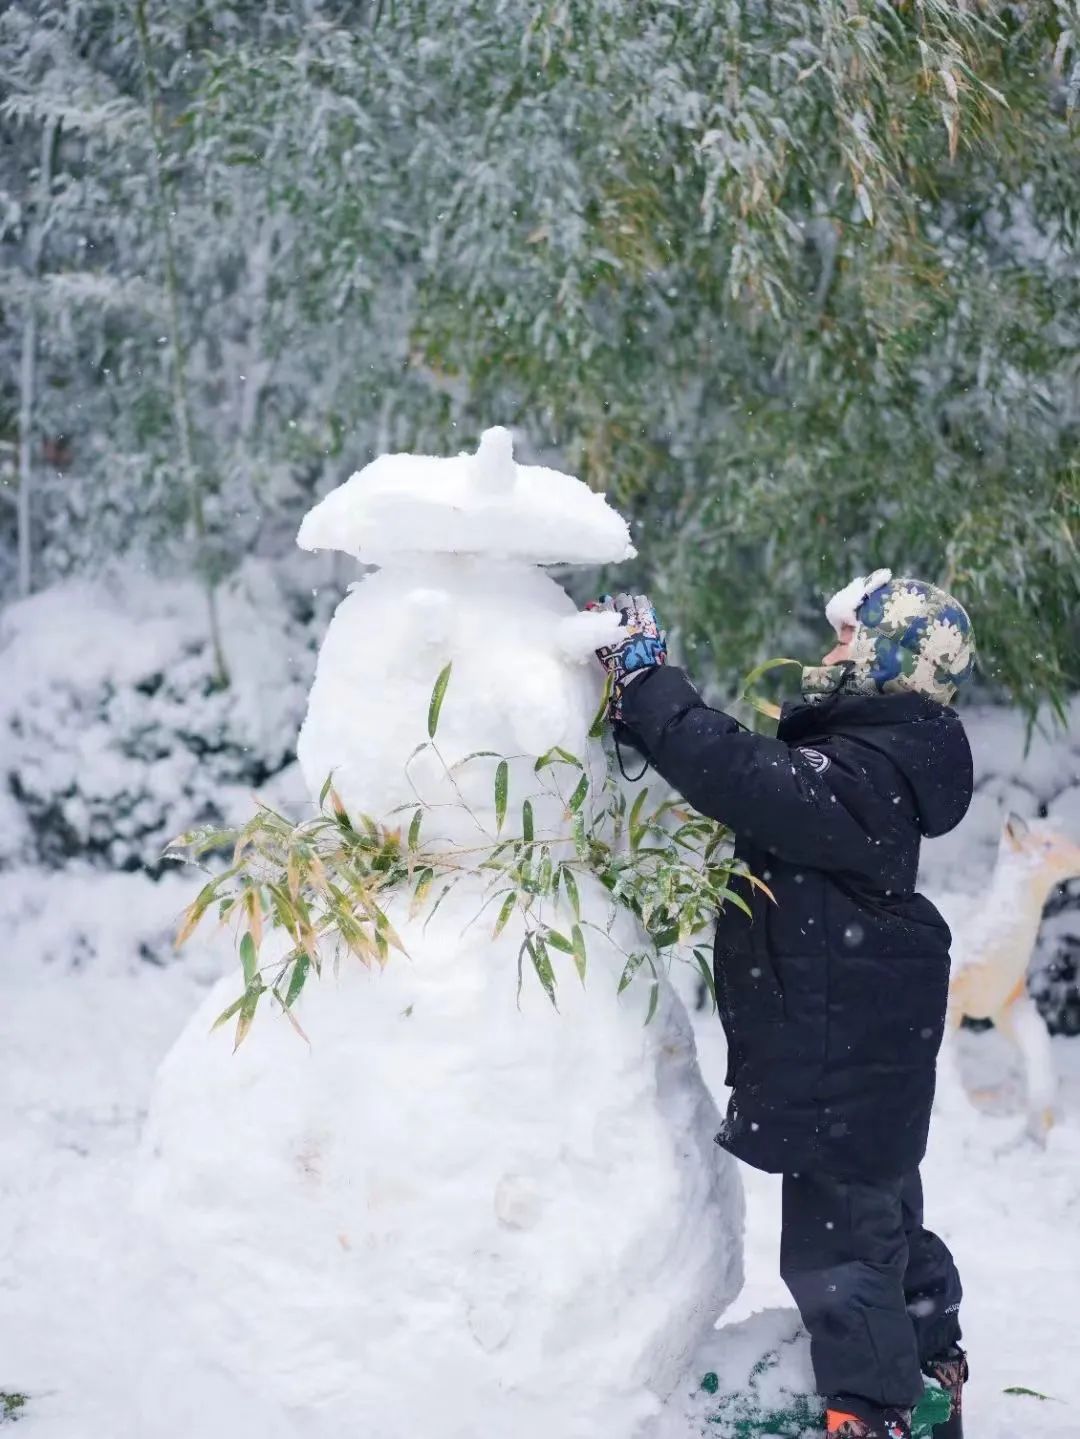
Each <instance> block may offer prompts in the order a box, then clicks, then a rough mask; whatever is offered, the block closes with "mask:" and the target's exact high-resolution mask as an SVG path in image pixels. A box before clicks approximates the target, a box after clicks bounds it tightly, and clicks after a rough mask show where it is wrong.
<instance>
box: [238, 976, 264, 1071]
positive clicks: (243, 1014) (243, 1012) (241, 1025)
mask: <svg viewBox="0 0 1080 1439" xmlns="http://www.w3.org/2000/svg"><path fill="white" fill-rule="evenodd" d="M262 992H263V987H262V985H261V984H260V985H258V986H252V988H250V989H247V990H245V991H244V996H243V998H242V999H241V1001H240V1014H239V1017H238V1019H237V1021H236V1038H235V1039H234V1040H233V1054H235V1053H236V1051H237V1050H238V1049H239V1048H240V1046H241V1045H242V1044H243V1042H244V1040H245V1039H246V1038H247V1035H248V1030H249V1029H250V1028H251V1021H252V1020H253V1019H254V1018H255V1011H256V1009H257V1008H258V1007H259V996H260V995H261V994H262Z"/></svg>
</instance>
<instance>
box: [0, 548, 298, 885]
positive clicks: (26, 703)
mask: <svg viewBox="0 0 1080 1439" xmlns="http://www.w3.org/2000/svg"><path fill="white" fill-rule="evenodd" d="M220 604H221V614H222V627H223V631H224V634H225V645H226V649H227V660H228V665H229V670H230V676H231V683H230V684H229V685H228V687H226V688H221V687H219V686H218V685H217V684H216V682H215V667H214V660H213V654H212V650H211V645H210V639H209V635H208V632H207V627H206V622H205V606H204V599H203V594H202V591H201V590H200V589H199V587H198V586H197V585H196V584H195V583H194V582H188V581H162V580H156V579H150V578H149V577H148V576H146V575H145V574H140V573H138V572H130V571H128V572H124V573H123V574H122V575H120V576H119V577H116V578H113V579H112V580H110V581H98V582H90V581H72V582H70V583H66V584H62V585H56V586H53V587H52V588H50V589H48V590H45V591H43V592H42V593H41V594H38V595H35V596H34V597H32V598H31V599H29V600H26V601H24V602H22V603H19V604H16V605H12V606H10V607H9V608H8V609H6V610H5V611H4V612H3V614H2V615H0V666H2V669H3V675H4V687H3V694H2V696H0V755H2V760H0V786H2V788H0V794H2V801H0V802H2V807H3V813H2V815H0V824H2V839H0V863H11V862H13V861H16V860H20V861H30V862H39V863H44V864H48V865H52V866H57V865H61V864H63V863H65V862H66V861H68V860H70V859H72V858H76V857H77V858H81V859H85V860H89V861H90V862H91V863H95V864H99V865H102V866H105V867H108V868H111V869H117V868H119V869H137V868H140V867H143V866H148V867H151V868H155V869H156V868H157V866H158V865H159V863H160V856H161V852H162V849H163V848H164V846H165V845H166V843H167V842H168V840H169V839H170V838H171V837H172V836H173V835H175V834H177V833H179V831H180V830H183V829H186V828H190V826H191V825H192V824H200V823H207V822H209V823H213V822H217V821H222V820H226V819H228V818H230V817H231V816H232V815H233V814H234V813H238V812H239V811H240V809H241V807H246V805H247V803H248V797H247V792H248V791H249V789H250V788H251V786H253V785H260V784H262V783H263V782H264V781H265V780H266V779H267V778H268V777H269V776H271V775H274V774H276V773H277V772H278V771H280V770H281V769H282V768H283V767H284V766H285V765H287V764H288V763H289V761H290V760H291V757H292V751H293V745H294V743H295V738H296V732H297V728H298V726H299V723H300V720H301V719H302V717H303V710H304V702H305V696H306V691H307V685H308V683H309V681H310V677H311V670H312V667H313V662H314V654H313V647H312V642H311V639H310V637H309V633H308V629H307V623H306V622H307V619H308V618H309V617H310V610H311V601H310V599H308V600H307V602H306V605H305V603H304V602H302V601H300V600H299V599H298V598H297V596H296V595H295V594H290V592H289V590H288V589H287V587H286V586H285V584H284V583H283V582H282V580H281V578H280V575H279V574H278V573H276V572H275V571H274V570H272V569H271V568H270V567H269V566H267V565H265V564H263V563H261V562H256V561H249V562H248V563H246V564H245V565H244V566H243V567H242V568H241V569H240V571H239V572H238V573H237V574H236V575H235V576H234V578H233V579H232V580H231V581H230V582H229V583H228V584H227V585H225V586H223V587H222V589H221V591H220Z"/></svg>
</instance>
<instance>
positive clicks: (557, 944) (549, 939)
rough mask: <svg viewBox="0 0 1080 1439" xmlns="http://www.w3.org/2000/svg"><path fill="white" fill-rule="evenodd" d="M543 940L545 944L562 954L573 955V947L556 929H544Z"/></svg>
mask: <svg viewBox="0 0 1080 1439" xmlns="http://www.w3.org/2000/svg"><path fill="white" fill-rule="evenodd" d="M544 940H545V942H546V943H547V944H550V945H551V947H552V948H553V949H557V950H559V951H560V953H562V954H573V952H574V946H573V945H572V944H571V943H570V941H569V940H568V939H567V937H566V935H565V934H560V933H559V931H558V930H557V929H546V930H545V931H544Z"/></svg>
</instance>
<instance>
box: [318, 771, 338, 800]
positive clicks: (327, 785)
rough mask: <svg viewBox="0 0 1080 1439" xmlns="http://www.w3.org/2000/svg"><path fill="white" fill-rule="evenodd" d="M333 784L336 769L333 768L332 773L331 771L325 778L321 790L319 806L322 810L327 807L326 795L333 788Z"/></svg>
mask: <svg viewBox="0 0 1080 1439" xmlns="http://www.w3.org/2000/svg"><path fill="white" fill-rule="evenodd" d="M333 785H334V771H333V770H331V771H330V773H329V774H328V775H327V776H326V778H325V779H324V780H323V787H322V789H321V790H320V791H319V808H320V810H321V809H324V808H325V807H326V796H327V795H328V794H329V793H330V791H331V789H332V788H333Z"/></svg>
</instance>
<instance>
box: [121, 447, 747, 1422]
mask: <svg viewBox="0 0 1080 1439" xmlns="http://www.w3.org/2000/svg"><path fill="white" fill-rule="evenodd" d="M299 543H300V545H301V546H302V547H304V548H306V549H340V550H344V551H345V552H347V553H348V554H350V555H353V556H354V557H356V558H358V559H360V560H362V561H364V562H365V563H367V564H372V565H377V566H378V570H377V572H376V573H373V574H368V575H367V576H366V577H365V578H364V579H362V580H361V581H360V582H359V583H358V584H356V585H354V586H353V587H352V589H351V591H350V592H349V594H348V595H347V597H346V598H345V599H344V600H343V602H342V603H341V605H340V607H339V608H338V610H337V613H336V614H335V616H334V619H333V621H332V623H331V625H330V628H329V631H328V633H327V635H326V639H325V641H324V643H323V646H322V649H321V652H320V656H319V662H318V668H317V673H316V677H315V681H314V684H313V687H312V691H311V696H310V703H309V708H308V713H307V718H306V720H305V722H304V726H303V729H302V731H301V735H300V740H299V745H298V753H299V758H300V764H301V768H302V771H303V774H304V778H305V781H306V784H307V786H308V789H309V791H310V792H311V795H312V797H313V799H314V798H315V797H316V796H318V795H319V793H320V792H321V791H322V790H323V787H324V784H325V782H326V780H327V778H328V776H332V783H333V786H334V791H335V793H336V794H337V795H338V796H339V797H340V801H341V803H342V805H344V806H345V808H346V809H347V810H348V812H349V814H350V816H352V817H354V818H355V816H357V815H360V814H363V815H368V816H370V817H372V818H374V819H376V820H378V821H380V822H383V823H397V822H400V812H401V807H402V806H407V805H411V804H416V803H417V802H418V799H419V801H421V802H422V803H423V805H424V806H425V818H424V824H425V827H429V828H430V830H431V833H430V835H429V836H428V839H429V842H430V843H434V844H436V845H440V844H445V845H446V846H447V847H453V848H456V850H457V852H458V853H459V854H460V855H468V854H470V853H475V854H476V855H477V856H478V861H477V862H479V857H482V856H483V853H484V852H485V850H484V847H485V845H488V846H490V843H491V839H492V836H494V835H495V833H496V828H497V825H496V816H495V812H494V799H493V794H492V766H493V765H494V764H495V760H493V759H491V760H488V759H484V758H474V759H469V756H471V755H475V754H476V752H477V751H491V752H493V753H494V754H496V755H499V756H505V757H507V762H508V774H509V783H508V794H509V801H508V802H509V806H510V810H511V811H514V809H515V806H520V805H521V803H522V802H523V801H524V800H525V799H526V798H529V800H530V803H531V804H532V805H533V807H534V811H535V824H536V832H537V834H538V835H541V834H542V835H545V836H547V837H548V838H549V839H550V840H551V841H552V842H553V843H557V842H558V841H559V840H560V839H561V840H563V841H565V839H566V838H567V836H568V834H569V817H568V814H567V810H566V807H565V804H564V803H563V802H562V800H561V799H560V798H559V797H558V795H557V794H553V793H552V788H557V786H556V787H549V788H547V789H545V790H541V789H540V788H539V787H538V783H537V774H536V771H535V763H536V760H537V758H538V757H539V756H542V755H544V754H547V753H549V752H550V751H551V750H552V748H553V747H554V746H559V747H561V748H562V749H564V750H565V751H566V752H568V753H570V754H573V755H574V756H576V757H578V758H579V760H580V762H581V764H582V765H583V766H584V767H585V771H586V772H588V773H589V774H591V775H593V776H594V777H596V776H599V775H602V774H603V773H604V769H605V761H604V757H603V754H602V751H601V750H600V747H599V745H598V744H597V743H596V742H595V741H590V740H589V739H588V737H587V733H588V728H589V724H590V721H591V720H592V718H593V716H594V715H595V713H596V710H597V706H598V704H599V702H600V668H599V666H598V665H597V664H596V662H595V659H594V650H595V649H596V647H597V645H598V644H601V643H604V642H606V641H610V640H611V638H612V637H613V631H612V629H611V626H612V625H613V624H617V620H616V619H615V617H613V616H611V615H610V614H604V613H585V614H579V613H578V612H577V611H576V610H575V607H574V605H573V603H572V601H571V600H570V599H569V597H568V596H567V595H566V594H565V592H564V591H563V590H562V589H561V588H560V587H559V586H558V585H557V584H556V583H555V582H554V581H553V580H552V579H551V578H550V577H549V576H547V575H546V574H545V573H544V572H543V570H542V569H541V568H540V566H542V565H549V564H554V563H557V562H562V563H566V562H576V563H592V564H597V563H606V562H613V561H618V560H621V559H623V558H626V557H628V556H630V555H632V554H633V550H632V547H631V545H630V542H629V535H628V531H627V527H626V525H625V522H624V521H623V520H622V519H621V518H620V517H619V516H618V515H617V514H616V512H615V511H614V510H613V509H611V507H610V506H609V505H608V504H607V503H606V502H605V500H604V498H603V497H602V496H600V495H597V494H594V493H592V492H591V491H590V490H589V489H588V488H587V487H586V486H585V485H584V484H582V483H581V482H580V481H579V480H577V479H574V478H573V477H571V476H569V475H565V474H561V473H558V472H556V471H554V470H550V469H545V468H540V467H533V466H523V465H518V464H517V463H516V462H515V461H514V458H513V451H512V444H511V438H510V435H509V433H508V432H507V431H506V430H503V429H494V430H488V431H487V432H486V433H485V434H484V436H483V438H482V440H481V442H480V446H479V449H478V450H477V452H476V453H475V454H462V455H459V456H457V457H455V458H434V457H428V456H417V455H407V454H398V455H386V456H383V457H381V458H380V459H377V460H375V461H374V462H373V463H372V464H370V465H368V466H367V468H366V469H364V470H362V471H361V472H360V473H359V474H357V475H354V476H353V477H352V478H351V479H350V480H348V481H347V482H346V483H345V484H343V485H341V486H340V487H339V488H338V489H337V490H335V491H334V492H333V493H331V494H330V495H328V496H327V497H326V498H325V499H324V500H323V501H322V502H321V503H320V504H318V505H316V506H315V508H314V509H313V510H312V511H311V512H310V513H309V514H308V516H307V517H306V519H305V520H304V523H303V525H302V527H301V530H300V534H299ZM447 666H449V681H448V683H447V686H446V691H445V696H444V699H443V703H442V708H441V711H440V714H439V722H438V732H437V740H436V741H435V742H431V741H430V736H429V733H428V724H427V721H428V710H429V700H430V698H431V695H432V690H433V685H434V683H435V680H436V677H437V676H439V675H440V674H442V673H444V672H445V671H446V669H447ZM395 817H396V818H395ZM484 885H485V880H484V877H483V875H482V874H481V873H480V872H476V873H469V872H466V873H465V874H464V876H463V878H462V879H461V880H460V882H459V883H458V885H457V887H456V888H455V889H454V890H453V892H452V893H451V894H450V895H448V896H447V898H446V900H445V902H443V903H442V904H440V906H439V908H438V909H437V911H436V912H435V913H433V914H432V913H427V914H425V913H417V914H414V915H411V916H410V913H409V904H408V897H402V899H401V901H400V903H399V902H398V901H392V903H391V918H392V919H393V922H394V924H395V926H396V928H397V930H398V933H399V934H400V936H401V939H402V943H403V946H404V949H405V951H406V953H405V954H404V955H402V954H399V953H396V952H395V953H394V954H393V956H392V958H391V959H390V961H389V963H387V965H386V966H385V968H383V969H382V970H381V971H379V970H378V968H375V969H374V970H372V969H368V968H365V967H364V966H363V965H361V964H360V963H359V962H356V961H355V960H351V959H341V960H340V962H339V963H337V964H336V965H331V964H324V966H323V970H322V975H321V977H320V978H319V979H317V980H316V979H315V978H314V977H312V978H311V979H309V982H308V983H307V985H306V987H305V989H304V991H303V993H302V995H301V996H300V999H299V1000H298V1002H297V1007H296V1013H297V1016H298V1019H299V1021H300V1023H301V1025H302V1026H303V1030H304V1032H305V1034H306V1035H307V1038H308V1041H309V1043H307V1044H305V1043H303V1042H302V1041H301V1040H299V1039H298V1038H297V1036H296V1034H295V1033H294V1031H293V1030H292V1029H291V1028H290V1027H289V1026H288V1025H287V1024H286V1023H285V1022H284V1021H283V1020H282V1019H281V1017H280V1015H274V1014H272V1013H271V1012H269V1011H267V1012H266V1013H265V1014H260V1016H259V1018H258V1019H257V1020H256V1023H255V1025H254V1026H253V1028H252V1030H251V1032H250V1034H249V1035H248V1037H247V1039H246V1040H245V1042H244V1044H243V1045H242V1046H241V1047H240V1048H239V1049H238V1050H237V1052H236V1053H235V1054H234V1053H232V1046H231V1043H230V1041H229V1038H228V1037H227V1036H226V1034H225V1033H224V1032H223V1031H222V1030H218V1031H217V1032H215V1033H212V1034H211V1033H210V1032H209V1031H210V1026H211V1023H212V1020H213V1018H214V1017H215V1016H216V1015H217V1014H218V1013H219V1012H220V1011H221V1010H222V1009H223V1008H224V1007H225V1005H226V1004H227V1003H228V1002H229V1001H230V1000H231V999H232V998H233V996H234V993H235V988H236V982H235V979H234V978H233V977H229V978H227V979H225V980H223V981H221V983H220V984H219V985H218V986H217V988H216V989H215V990H214V991H213V992H212V993H211V994H210V995H209V996H208V997H207V1000H206V1003H205V1004H204V1005H203V1007H202V1008H201V1010H200V1011H199V1012H198V1013H197V1014H196V1015H195V1016H194V1017H193V1019H192V1021H191V1022H190V1024H189V1025H188V1027H187V1028H186V1030H185V1031H184V1033H183V1034H182V1035H181V1036H180V1038H179V1040H178V1041H177V1043H176V1044H175V1046H174V1048H173V1049H172V1051H171V1052H170V1054H169V1055H168V1056H167V1058H166V1060H165V1062H164V1064H163V1066H162V1068H161V1071H160V1073H159V1076H158V1079H157V1083H156V1088H155V1093H154V1097H153V1101H152V1106H151V1114H150V1118H149V1122H148V1126H147V1133H146V1140H145V1147H144V1153H143V1161H142V1175H141V1180H140V1185H139V1200H140V1208H141V1210H142V1212H143V1213H144V1215H146V1216H149V1218H150V1219H151V1220H152V1221H153V1227H154V1229H155V1231H156V1234H157V1235H158V1237H159V1239H160V1241H161V1242H162V1243H163V1245H164V1247H165V1251H166V1252H167V1254H168V1262H169V1265H170V1267H171V1270H172V1273H173V1277H174V1280H178V1282H177V1283H174V1287H173V1289H172V1293H173V1296H174V1300H175V1298H176V1296H177V1295H182V1303H183V1305H184V1308H185V1310H186V1313H187V1315H188V1319H189V1321H190V1322H191V1328H192V1332H197V1333H198V1334H199V1335H200V1336H201V1342H202V1343H203V1344H205V1346H206V1347H207V1349H208V1351H210V1352H212V1353H213V1356H214V1359H215V1362H216V1363H217V1364H219V1365H222V1366H224V1367H225V1368H226V1369H227V1370H228V1371H229V1372H230V1374H231V1375H233V1376H235V1378H236V1379H237V1380H238V1381H239V1382H241V1383H242V1384H244V1385H246V1386H248V1387H249V1388H250V1390H251V1391H252V1392H253V1393H255V1392H257V1393H258V1396H259V1402H260V1403H265V1402H266V1400H267V1399H268V1398H269V1399H271V1400H272V1402H273V1403H274V1405H276V1406H277V1410H278V1412H280V1414H282V1415H284V1416H287V1418H288V1421H289V1422H290V1424H291V1425H292V1426H293V1429H292V1432H295V1433H296V1434H297V1435H303V1436H327V1439H329V1436H331V1435H333V1436H335V1439H340V1436H343V1435H361V1434H364V1435H371V1436H372V1439H418V1436H421V1435H423V1436H425V1439H477V1436H486V1435H511V1434H512V1435H514V1436H515V1439H532V1436H535V1439H632V1436H644V1435H647V1434H649V1433H650V1432H651V1430H652V1429H653V1428H654V1427H655V1425H656V1423H657V1422H658V1419H659V1416H660V1415H661V1412H662V1407H663V1400H664V1398H665V1396H666V1395H668V1394H669V1393H670V1392H671V1391H672V1390H673V1388H674V1387H675V1386H676V1385H678V1384H679V1382H680V1381H681V1380H682V1379H683V1378H684V1377H685V1371H686V1368H687V1365H688V1362H689V1359H690V1356H691V1355H692V1354H693V1353H694V1351H695V1349H696V1347H697V1346H698V1344H699V1343H700V1340H701V1336H702V1331H703V1330H707V1329H708V1328H709V1326H710V1325H711V1324H712V1323H713V1322H714V1321H715V1319H716V1318H717V1316H718V1315H719V1314H720V1313H721V1312H722V1311H723V1309H724V1308H725V1307H726V1306H727V1305H728V1304H729V1303H730V1302H731V1300H732V1299H733V1298H734V1297H735V1295H736V1293H737V1292H738V1289H739V1287H740V1284H741V1278H742V1275H741V1233H742V1194H741V1189H740V1186H739V1181H738V1177H737V1175H736V1172H735V1168H734V1164H733V1162H732V1161H731V1160H730V1159H729V1158H728V1157H727V1156H726V1155H725V1154H724V1153H723V1152H721V1151H720V1150H719V1149H718V1148H717V1146H716V1145H715V1143H714V1142H713V1135H714V1133H715V1132H716V1130H717V1128H718V1125H719V1119H718V1115H717V1112H716V1109H715V1106H714V1104H713V1101H712V1099H711V1097H710V1095H709V1093H708V1091H707V1089H706V1087H705V1085H704V1083H703V1081H702V1079H701V1076H700V1073H699V1070H698V1066H697V1061H696V1057H695V1052H694V1044H693V1039H692V1035H691V1031H690V1026H689V1023H688V1021H687V1017H686V1014H685V1012H684V1010H683V1008H682V1006H681V1004H680V1002H679V1000H678V999H677V997H676V996H675V994H674V993H673V991H672V990H671V988H670V986H669V985H668V983H667V982H666V981H663V982H662V984H661V990H660V997H659V1002H658V1004H657V1007H656V1011H655V1013H654V1015H653V1017H652V1019H651V1020H650V1022H648V1023H645V1018H646V1001H647V998H648V986H647V985H645V984H641V985H638V984H631V985H630V986H629V988H627V989H625V990H624V992H623V993H621V994H618V993H617V989H618V979H619V975H620V973H621V972H622V968H623V965H624V963H625V957H626V954H627V953H628V952H630V951H632V950H633V949H634V948H635V947H638V948H640V946H641V944H642V936H641V934H640V931H639V929H638V927H637V923H636V921H635V920H634V919H633V917H632V916H631V915H630V914H629V913H628V912H626V911H622V912H618V913H613V910H612V905H611V901H610V899H609V897H608V895H607V894H606V892H605V891H604V890H603V889H602V888H601V886H600V885H599V884H598V883H597V884H594V885H591V884H590V883H588V882H587V881H586V880H584V879H583V881H582V884H581V893H580V903H581V913H582V921H583V925H584V926H589V935H590V938H589V941H588V975H587V981H586V982H585V983H584V984H582V983H581V982H579V979H578V976H577V974H576V972H575V970H574V968H573V965H572V962H571V960H570V958H569V957H565V968H563V967H560V961H562V960H563V959H564V957H563V956H561V955H555V954H553V955H552V958H553V960H554V961H555V962H556V981H557V987H556V1001H557V1008H555V1007H553V1006H552V1004H551V1003H550V1002H549V998H548V996H547V995H546V994H545V992H544V990H543V988H542V986H541V984H540V983H539V981H538V980H536V978H535V976H533V982H532V983H529V982H528V977H526V983H524V984H523V985H522V986H521V987H520V992H519V982H518V967H517V958H518V952H519V948H520V945H521V940H522V929H521V927H520V925H518V924H517V923H516V920H515V919H511V921H510V922H509V923H508V924H507V925H506V927H505V929H504V930H502V931H501V932H500V933H499V934H498V936H497V937H496V936H493V931H492V920H491V916H490V914H483V913H481V912H480V911H481V905H482V902H483V896H484V893H485V890H484ZM558 918H559V916H558V915H555V916H553V920H557V919H558ZM563 918H566V922H567V924H569V919H568V918H567V917H566V916H563ZM592 926H594V927H592ZM176 1302H178V1303H179V1302H181V1301H180V1300H177V1301H176Z"/></svg>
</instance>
